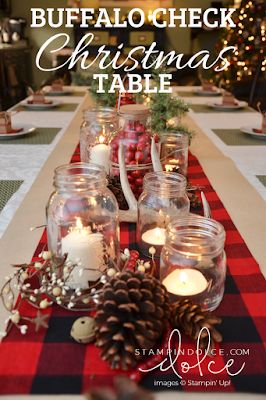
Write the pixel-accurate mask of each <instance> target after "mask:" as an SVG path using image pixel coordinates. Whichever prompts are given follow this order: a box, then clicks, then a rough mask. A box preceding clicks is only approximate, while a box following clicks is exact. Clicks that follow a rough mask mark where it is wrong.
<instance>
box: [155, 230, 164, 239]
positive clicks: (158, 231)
mask: <svg viewBox="0 0 266 400" xmlns="http://www.w3.org/2000/svg"><path fill="white" fill-rule="evenodd" d="M162 235H163V231H162V229H161V228H156V229H155V236H157V237H158V238H160V237H161V236H162Z"/></svg>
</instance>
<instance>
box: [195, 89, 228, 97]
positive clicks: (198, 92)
mask: <svg viewBox="0 0 266 400" xmlns="http://www.w3.org/2000/svg"><path fill="white" fill-rule="evenodd" d="M194 93H195V94H196V95H197V96H208V97H211V96H220V95H221V94H222V91H221V90H220V89H217V88H215V90H214V91H204V90H203V89H195V90H194Z"/></svg>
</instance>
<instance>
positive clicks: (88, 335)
mask: <svg viewBox="0 0 266 400" xmlns="http://www.w3.org/2000/svg"><path fill="white" fill-rule="evenodd" d="M95 325H96V324H95V320H94V318H91V317H81V318H78V319H77V320H76V321H75V322H74V324H73V325H72V328H71V332H70V335H71V336H72V338H73V339H74V340H75V341H76V342H78V343H83V344H86V343H91V342H93V340H94V339H95Z"/></svg>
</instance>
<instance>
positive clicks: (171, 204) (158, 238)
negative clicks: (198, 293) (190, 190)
mask: <svg viewBox="0 0 266 400" xmlns="http://www.w3.org/2000/svg"><path fill="white" fill-rule="evenodd" d="M186 186H187V180H186V178H185V177H184V176H182V175H180V174H177V173H174V172H151V173H149V174H147V175H145V177H144V187H143V193H142V195H141V196H140V198H139V201H138V222H137V240H138V245H139V248H140V251H141V252H142V253H143V254H144V255H146V256H149V255H150V254H149V249H150V248H151V247H154V248H155V249H156V253H155V256H157V257H160V252H161V250H162V247H163V245H164V244H165V237H166V228H167V226H168V224H169V222H170V221H172V220H173V219H174V218H176V217H178V216H183V215H187V214H188V213H189V207H190V203H189V199H188V197H187V194H186Z"/></svg>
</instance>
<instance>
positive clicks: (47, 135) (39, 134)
mask: <svg viewBox="0 0 266 400" xmlns="http://www.w3.org/2000/svg"><path fill="white" fill-rule="evenodd" d="M60 130H61V128H36V130H35V131H34V132H32V133H29V134H28V135H25V136H21V137H18V138H13V139H12V138H10V139H4V140H0V145H1V144H50V143H52V141H53V140H54V138H55V137H56V135H57V134H58V132H60Z"/></svg>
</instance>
